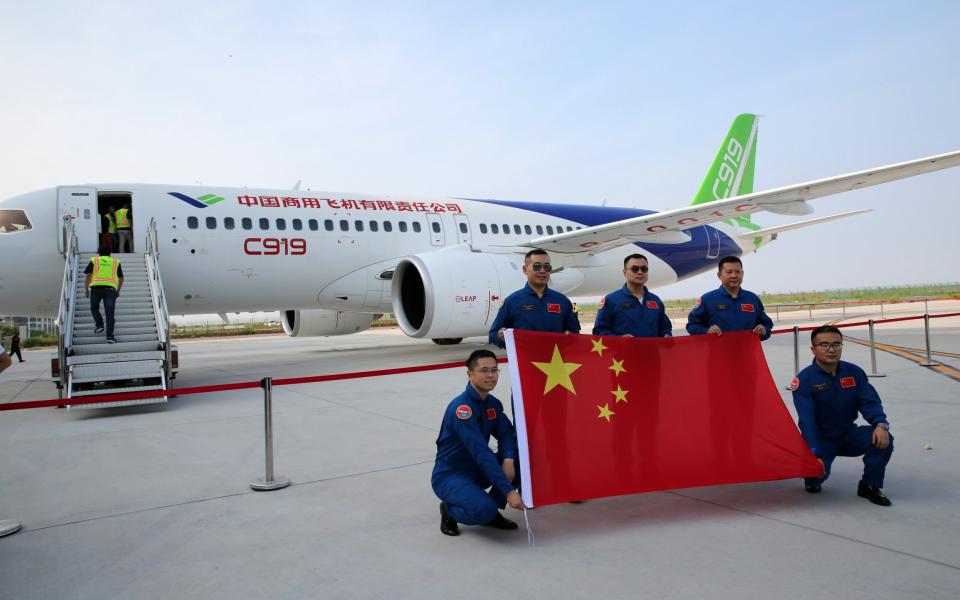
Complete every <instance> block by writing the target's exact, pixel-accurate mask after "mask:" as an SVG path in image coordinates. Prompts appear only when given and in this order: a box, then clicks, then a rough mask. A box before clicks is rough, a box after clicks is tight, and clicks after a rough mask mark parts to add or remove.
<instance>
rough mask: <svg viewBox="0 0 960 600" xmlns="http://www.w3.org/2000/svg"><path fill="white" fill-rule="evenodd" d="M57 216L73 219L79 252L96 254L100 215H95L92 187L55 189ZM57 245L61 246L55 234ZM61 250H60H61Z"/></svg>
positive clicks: (93, 190)
mask: <svg viewBox="0 0 960 600" xmlns="http://www.w3.org/2000/svg"><path fill="white" fill-rule="evenodd" d="M57 216H58V217H59V219H61V220H62V219H63V217H70V218H71V219H73V225H74V229H75V231H76V232H77V242H78V243H79V244H80V252H96V251H97V247H98V246H99V241H100V215H99V214H98V213H97V189H96V188H92V187H59V188H57ZM57 240H59V241H58V242H57V243H58V245H62V244H63V240H62V236H60V233H59V231H58V232H57ZM61 250H62V248H61Z"/></svg>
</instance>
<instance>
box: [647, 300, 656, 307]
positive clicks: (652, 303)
mask: <svg viewBox="0 0 960 600" xmlns="http://www.w3.org/2000/svg"><path fill="white" fill-rule="evenodd" d="M647 308H657V301H656V300H647Z"/></svg>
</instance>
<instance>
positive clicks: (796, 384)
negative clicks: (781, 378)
mask: <svg viewBox="0 0 960 600" xmlns="http://www.w3.org/2000/svg"><path fill="white" fill-rule="evenodd" d="M799 388H800V379H799V378H798V377H794V378H793V381H791V382H790V391H791V392H795V391H797V389H799Z"/></svg>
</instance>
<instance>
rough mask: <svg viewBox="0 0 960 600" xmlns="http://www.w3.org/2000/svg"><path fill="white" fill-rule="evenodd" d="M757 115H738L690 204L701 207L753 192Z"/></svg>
mask: <svg viewBox="0 0 960 600" xmlns="http://www.w3.org/2000/svg"><path fill="white" fill-rule="evenodd" d="M758 120H759V119H758V117H757V115H751V114H743V115H738V116H737V118H736V119H734V120H733V125H731V126H730V131H729V133H727V137H726V138H724V140H723V144H721V146H720V151H719V152H717V157H716V158H715V159H713V164H712V165H711V166H710V170H709V171H707V176H706V177H705V178H704V179H703V183H702V184H700V191H698V192H697V195H696V197H694V199H693V202H692V203H691V204H703V203H705V202H713V201H714V200H723V199H724V198H732V197H733V196H740V195H743V194H749V193H751V192H753V169H754V163H755V161H756V156H757V122H758Z"/></svg>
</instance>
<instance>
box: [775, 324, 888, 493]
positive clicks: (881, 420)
mask: <svg viewBox="0 0 960 600" xmlns="http://www.w3.org/2000/svg"><path fill="white" fill-rule="evenodd" d="M810 340H811V349H812V350H813V364H811V365H810V366H809V367H807V368H806V369H804V370H802V371H800V373H799V374H797V376H796V378H794V380H793V383H792V384H791V386H790V388H791V389H792V390H793V404H794V406H796V407H797V417H798V420H799V425H800V432H801V433H802V434H803V439H804V440H806V442H807V445H808V446H810V450H811V451H812V452H813V454H814V455H815V456H816V457H817V458H818V459H820V463H821V464H822V465H823V477H819V478H817V477H812V478H807V479H805V480H804V486H805V488H806V490H807V491H808V492H810V493H811V494H817V493H819V492H820V486H821V484H822V483H823V482H824V481H826V479H827V477H829V476H830V465H831V464H833V459H834V458H836V457H837V456H863V478H861V480H860V483H859V484H858V485H857V495H858V496H860V497H862V498H866V499H867V500H869V501H870V502H873V503H874V504H879V505H880V506H890V504H891V502H890V499H889V498H887V497H886V496H885V495H884V494H883V490H882V489H881V488H882V487H883V476H884V474H885V473H886V470H887V463H888V462H890V457H891V455H892V454H893V436H892V435H890V423H888V422H887V415H886V414H884V412H883V405H882V404H881V403H880V396H879V395H877V391H876V390H875V389H873V386H872V385H870V382H869V381H867V375H866V374H865V373H864V372H863V369H861V368H860V367H858V366H856V365H854V364H851V363H848V362H845V361H842V360H840V355H841V354H842V352H843V335H842V334H841V333H840V330H839V329H837V328H836V327H833V326H832V325H823V326H821V327H817V328H816V329H814V330H813V333H812V334H811V336H810ZM858 412H859V413H860V414H861V415H863V418H864V419H866V421H867V423H869V424H870V425H861V426H859V427H858V426H857V425H856V423H855V421H856V419H857V413H858Z"/></svg>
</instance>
